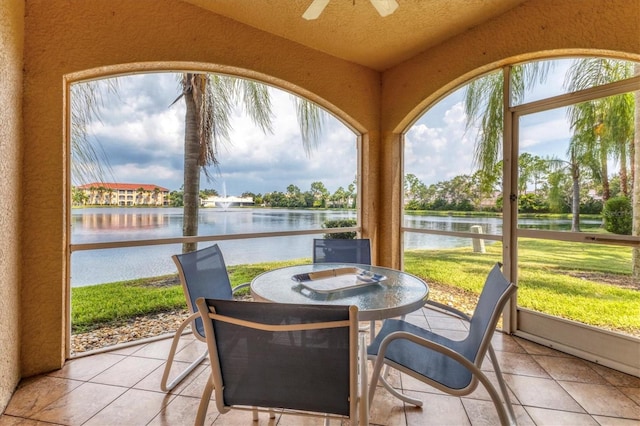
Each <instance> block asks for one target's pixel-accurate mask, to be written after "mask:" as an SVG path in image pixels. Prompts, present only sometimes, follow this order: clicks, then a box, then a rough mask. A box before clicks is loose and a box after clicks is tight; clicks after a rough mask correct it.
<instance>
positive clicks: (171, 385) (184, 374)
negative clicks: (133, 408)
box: [160, 315, 207, 392]
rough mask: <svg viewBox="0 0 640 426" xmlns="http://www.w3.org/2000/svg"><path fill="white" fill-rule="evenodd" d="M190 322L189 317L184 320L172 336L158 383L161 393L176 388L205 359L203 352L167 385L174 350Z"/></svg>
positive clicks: (205, 354) (174, 354) (205, 352)
mask: <svg viewBox="0 0 640 426" xmlns="http://www.w3.org/2000/svg"><path fill="white" fill-rule="evenodd" d="M192 316H193V315H192ZM190 322H191V316H190V317H189V318H187V319H185V320H184V321H183V322H182V324H180V327H178V329H177V330H176V333H175V334H174V335H173V340H172V342H171V349H169V356H168V357H167V363H166V364H165V366H164V372H163V373H162V380H161V381H160V389H162V391H163V392H169V391H170V390H172V389H173V388H174V387H176V385H177V384H178V383H180V382H181V381H182V379H184V378H185V377H187V375H188V374H189V373H191V372H192V371H193V369H194V368H196V367H197V366H198V365H199V364H200V363H201V362H202V361H204V360H205V358H206V357H207V351H206V350H205V351H204V353H203V354H202V355H200V356H199V357H198V359H196V360H195V361H193V362H192V363H191V364H190V365H189V366H188V367H187V368H186V369H185V370H184V371H183V372H182V373H180V374H179V375H178V376H177V377H176V378H175V379H173V380H172V381H171V383H169V384H167V381H168V380H169V373H170V372H171V367H172V366H173V358H174V357H175V356H176V350H177V348H178V343H179V342H180V337H182V332H183V331H184V329H185V327H186V326H187V325H189V323H190Z"/></svg>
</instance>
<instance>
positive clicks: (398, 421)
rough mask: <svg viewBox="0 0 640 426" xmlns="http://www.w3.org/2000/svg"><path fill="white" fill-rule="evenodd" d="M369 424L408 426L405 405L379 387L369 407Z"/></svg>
mask: <svg viewBox="0 0 640 426" xmlns="http://www.w3.org/2000/svg"><path fill="white" fill-rule="evenodd" d="M369 423H370V424H377V425H388V426H392V425H393V426H397V425H398V426H399V425H403V426H404V425H406V424H407V423H406V417H405V404H404V403H403V402H402V401H401V400H399V399H398V398H396V397H395V396H393V395H391V394H390V393H389V392H387V390H386V389H384V388H383V387H378V388H377V389H376V393H375V394H374V399H373V402H372V403H371V406H370V407H369Z"/></svg>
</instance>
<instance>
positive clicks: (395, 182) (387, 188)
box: [373, 132, 404, 269]
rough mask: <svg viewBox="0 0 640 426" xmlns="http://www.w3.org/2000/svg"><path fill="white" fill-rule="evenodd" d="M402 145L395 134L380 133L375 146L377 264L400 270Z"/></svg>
mask: <svg viewBox="0 0 640 426" xmlns="http://www.w3.org/2000/svg"><path fill="white" fill-rule="evenodd" d="M401 154H402V144H401V135H400V134H399V133H392V132H383V133H382V135H381V139H380V143H379V154H378V155H379V158H378V164H379V166H378V170H377V173H375V175H374V176H373V177H374V178H376V179H377V180H378V191H377V193H376V194H375V196H374V198H375V200H376V212H377V233H376V236H377V247H378V253H377V254H378V257H377V260H378V261H377V264H378V265H381V266H386V267H390V268H397V269H399V268H400V265H401V261H402V244H401V232H400V226H401V225H402V194H403V192H404V191H403V190H402V163H401V158H402V155H401Z"/></svg>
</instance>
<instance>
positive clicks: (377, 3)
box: [370, 0, 398, 18]
mask: <svg viewBox="0 0 640 426" xmlns="http://www.w3.org/2000/svg"><path fill="white" fill-rule="evenodd" d="M370 1H371V4H372V5H373V7H375V8H376V10H377V11H378V13H379V14H380V16H382V17H383V18H384V17H385V16H388V15H391V14H392V13H393V12H395V11H396V9H397V8H398V2H397V1H396V0H370Z"/></svg>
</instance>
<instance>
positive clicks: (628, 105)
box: [565, 58, 634, 201]
mask: <svg viewBox="0 0 640 426" xmlns="http://www.w3.org/2000/svg"><path fill="white" fill-rule="evenodd" d="M631 76H632V67H631V63H630V62H627V61H617V60H613V59H604V58H587V59H580V60H578V61H575V62H574V64H573V65H572V66H571V67H570V68H569V71H568V72H567V75H566V79H565V86H566V87H567V89H568V90H569V91H571V92H576V91H579V90H584V89H588V88H590V87H594V86H598V85H603V84H608V83H613V82H616V81H620V80H624V79H627V78H630V77H631ZM633 111H634V102H633V95H632V94H631V93H624V94H620V95H615V96H609V97H606V98H600V99H596V100H592V101H588V102H582V103H579V104H576V105H573V106H572V107H571V108H569V110H568V115H569V120H570V123H571V128H572V130H573V132H574V135H579V140H580V143H582V144H584V145H585V150H588V151H590V152H592V153H595V154H596V157H595V158H596V160H597V161H593V162H592V164H591V165H592V169H593V170H592V173H593V176H594V178H596V180H598V181H599V182H601V183H602V198H603V199H604V201H607V200H608V199H609V198H610V196H611V192H610V189H609V171H608V162H609V159H610V158H612V159H615V160H617V161H618V162H619V164H620V179H621V181H622V191H623V194H624V195H628V187H627V164H628V162H627V160H628V152H629V150H630V148H631V146H632V144H633V127H634V126H633Z"/></svg>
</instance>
